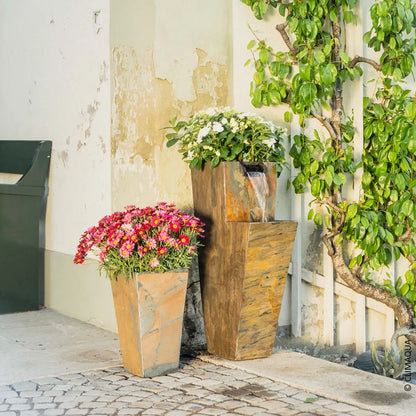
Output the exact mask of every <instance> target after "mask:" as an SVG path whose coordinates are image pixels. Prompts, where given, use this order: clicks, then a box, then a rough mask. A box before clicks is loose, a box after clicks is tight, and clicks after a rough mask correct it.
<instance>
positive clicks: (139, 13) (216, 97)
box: [110, 0, 231, 209]
mask: <svg viewBox="0 0 416 416" xmlns="http://www.w3.org/2000/svg"><path fill="white" fill-rule="evenodd" d="M230 21H231V3H230V2H229V1H224V0H215V1H210V2H206V1H205V0H173V1H169V2H166V1H162V0H154V1H132V0H122V1H119V0H113V1H112V2H111V41H110V43H111V74H112V79H111V82H112V204H113V208H114V209H119V208H122V207H123V206H125V205H127V204H130V203H136V204H140V205H146V204H154V203H156V202H158V201H162V200H166V201H169V202H174V203H176V204H177V205H178V206H181V207H185V206H190V205H191V203H192V196H191V188H190V186H191V185H190V175H189V169H188V168H187V165H186V164H185V163H183V162H182V160H181V158H180V155H179V153H178V152H177V151H176V149H175V148H173V149H167V148H166V146H165V131H164V130H162V129H163V128H164V127H166V126H167V125H168V121H169V120H170V119H171V118H173V117H174V116H178V117H184V116H188V115H190V114H191V113H192V112H194V111H197V110H200V109H203V108H206V107H211V106H219V105H226V104H230V88H229V77H230V68H231V65H230V64H231V43H230V42H231V37H230V34H231V26H230Z"/></svg>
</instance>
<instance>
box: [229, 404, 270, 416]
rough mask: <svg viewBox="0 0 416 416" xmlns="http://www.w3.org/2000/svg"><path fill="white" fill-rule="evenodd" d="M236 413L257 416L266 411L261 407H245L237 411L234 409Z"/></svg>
mask: <svg viewBox="0 0 416 416" xmlns="http://www.w3.org/2000/svg"><path fill="white" fill-rule="evenodd" d="M234 411H235V412H236V413H240V414H242V415H256V414H259V413H261V412H264V409H262V408H261V407H254V406H245V407H238V408H237V409H234Z"/></svg>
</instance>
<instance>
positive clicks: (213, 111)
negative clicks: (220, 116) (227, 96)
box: [205, 107, 218, 117]
mask: <svg viewBox="0 0 416 416" xmlns="http://www.w3.org/2000/svg"><path fill="white" fill-rule="evenodd" d="M217 112H218V109H217V108H214V107H213V108H208V110H206V111H205V114H207V115H208V116H211V117H213V116H215V114H216V113H217Z"/></svg>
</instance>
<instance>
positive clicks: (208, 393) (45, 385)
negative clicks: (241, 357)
mask: <svg viewBox="0 0 416 416" xmlns="http://www.w3.org/2000/svg"><path fill="white" fill-rule="evenodd" d="M0 415H1V416H41V415H42V416H43V415H44V416H61V415H68V416H69V415H81V416H84V415H95V416H100V415H102V416H109V415H166V416H186V415H258V416H262V415H263V416H267V415H280V416H286V415H297V416H307V415H329V416H336V415H348V416H372V415H376V413H374V412H371V411H368V410H365V409H361V408H359V407H355V406H351V405H349V404H346V403H341V402H337V401H335V400H330V399H326V398H324V397H320V396H315V395H314V394H311V393H306V392H304V391H302V390H299V389H295V388H292V387H290V386H288V385H287V384H284V383H278V382H275V381H272V380H269V379H267V378H264V377H258V376H256V375H253V374H250V373H248V372H245V371H241V370H236V369H230V368H226V367H223V366H220V365H215V364H212V363H207V362H204V361H201V360H199V359H189V360H186V361H183V362H182V363H181V368H180V370H179V371H177V372H175V373H171V374H169V375H167V376H162V377H155V378H153V379H144V378H140V377H136V376H132V375H131V374H129V373H128V372H127V371H126V370H124V368H122V367H115V368H111V369H106V370H96V371H89V372H82V373H78V374H70V375H64V376H59V377H48V378H42V379H36V380H34V381H25V382H20V383H15V384H12V385H3V386H2V385H0ZM377 416H383V415H379V414H378V415H377Z"/></svg>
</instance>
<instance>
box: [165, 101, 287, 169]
mask: <svg viewBox="0 0 416 416" xmlns="http://www.w3.org/2000/svg"><path fill="white" fill-rule="evenodd" d="M170 125H171V126H170V127H169V129H170V130H173V132H172V133H169V134H167V135H166V137H167V139H168V142H167V146H168V147H170V146H173V145H174V144H176V143H178V145H179V152H180V153H182V155H183V159H184V160H185V161H186V162H188V163H189V166H190V167H191V168H192V167H194V166H196V167H197V168H199V169H201V167H202V165H203V164H204V163H205V162H210V164H211V167H215V166H217V165H218V164H219V163H220V162H221V161H232V160H239V161H245V162H264V161H270V162H276V164H277V171H278V172H280V171H281V170H282V167H283V166H284V165H285V161H284V148H283V144H282V143H283V138H284V137H285V135H286V130H285V129H283V128H281V127H277V126H275V125H274V124H273V123H271V122H269V121H265V120H264V119H263V118H261V117H259V116H257V115H254V114H248V113H239V112H237V111H235V110H232V109H229V108H223V109H208V110H206V111H205V112H200V113H197V114H195V115H193V116H192V117H190V118H189V119H188V120H186V121H177V120H176V118H175V119H173V120H171V121H170Z"/></svg>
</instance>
